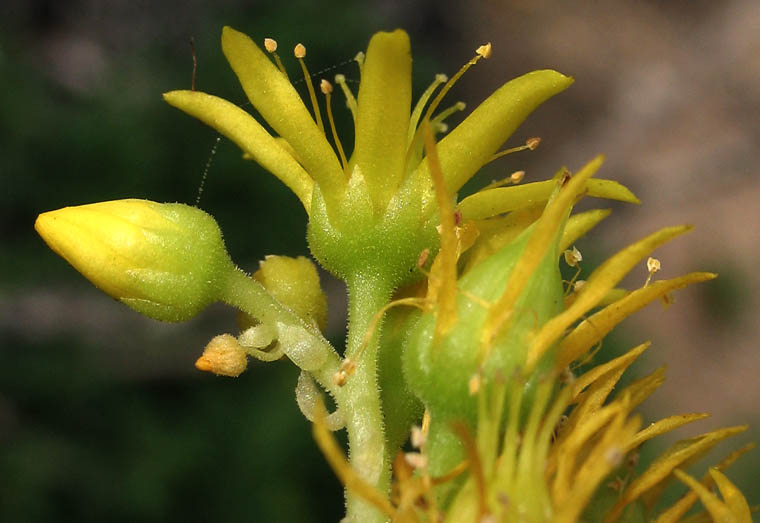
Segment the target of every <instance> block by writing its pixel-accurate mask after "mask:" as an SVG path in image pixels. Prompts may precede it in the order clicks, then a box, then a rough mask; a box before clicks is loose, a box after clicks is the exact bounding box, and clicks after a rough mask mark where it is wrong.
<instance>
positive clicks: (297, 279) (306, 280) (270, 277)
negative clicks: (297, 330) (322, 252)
mask: <svg viewBox="0 0 760 523" xmlns="http://www.w3.org/2000/svg"><path fill="white" fill-rule="evenodd" d="M253 279H255V280H257V281H258V282H259V283H261V284H262V285H263V286H264V288H265V289H266V290H267V291H268V292H269V294H271V295H272V296H274V297H275V298H277V299H278V300H279V301H280V302H281V303H282V304H284V305H287V306H288V307H290V308H291V309H292V310H293V312H295V313H296V314H297V315H298V316H300V317H301V318H303V319H304V320H306V321H307V322H310V323H316V325H317V326H318V327H319V329H320V330H322V331H324V329H325V327H326V326H327V296H326V295H325V293H324V292H323V291H322V287H321V286H320V284H319V274H317V268H316V266H315V265H314V263H312V262H311V260H309V259H308V258H306V257H304V256H299V257H298V258H291V257H289V256H267V257H266V259H265V260H264V261H262V262H261V263H260V267H259V270H258V271H256V272H255V273H254V274H253Z"/></svg>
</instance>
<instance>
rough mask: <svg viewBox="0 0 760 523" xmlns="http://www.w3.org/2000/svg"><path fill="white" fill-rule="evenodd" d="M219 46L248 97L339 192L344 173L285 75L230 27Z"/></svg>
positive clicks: (326, 186)
mask: <svg viewBox="0 0 760 523" xmlns="http://www.w3.org/2000/svg"><path fill="white" fill-rule="evenodd" d="M222 50H223V51H224V55H225V56H226V57H227V60H228V61H229V63H230V66H231V67H232V69H233V70H234V71H235V74H236V75H237V77H238V79H239V80H240V84H241V85H242V86H243V90H244V91H245V94H246V95H247V96H248V99H249V100H250V101H251V103H252V104H253V106H254V107H255V108H256V110H257V111H258V112H259V114H261V116H262V117H263V118H264V120H266V122H267V123H268V124H269V125H271V126H272V128H273V129H274V130H275V131H276V132H277V133H278V134H279V135H280V136H282V137H283V138H285V139H286V140H287V141H288V143H290V145H291V146H293V148H294V149H295V150H296V151H297V152H298V157H299V158H300V159H301V161H302V162H303V166H304V167H305V168H306V171H308V173H309V174H310V175H311V176H312V177H313V178H314V179H315V180H316V181H317V183H319V184H320V185H321V186H322V188H323V191H324V193H325V194H331V193H334V194H336V195H339V194H341V193H342V190H343V188H344V187H345V176H344V174H343V168H342V167H341V165H340V161H339V160H338V157H337V156H336V155H335V153H334V152H333V149H332V147H331V146H330V143H329V142H328V141H327V138H325V135H324V133H323V132H322V131H321V130H320V129H319V127H318V126H317V124H316V123H315V122H314V120H313V119H312V117H311V114H310V113H309V110H308V109H307V108H306V106H305V105H304V104H303V101H302V100H301V97H300V96H298V93H297V92H296V90H295V89H294V88H293V86H292V85H291V83H290V81H289V80H288V78H287V77H286V76H285V75H284V74H282V72H281V71H280V70H279V69H278V68H277V66H275V65H274V64H273V63H272V62H271V61H270V60H269V58H268V57H267V55H265V54H264V52H263V51H261V49H259V48H258V46H257V45H256V44H255V43H253V41H252V40H251V39H250V38H249V37H248V36H246V35H245V34H243V33H241V32H239V31H236V30H234V29H232V28H231V27H225V28H224V30H223V31H222Z"/></svg>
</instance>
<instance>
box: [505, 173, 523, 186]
mask: <svg viewBox="0 0 760 523" xmlns="http://www.w3.org/2000/svg"><path fill="white" fill-rule="evenodd" d="M523 178H525V171H515V172H513V173H512V174H510V175H509V181H510V182H512V183H513V184H515V185H517V184H518V183H520V182H521V181H522V180H523Z"/></svg>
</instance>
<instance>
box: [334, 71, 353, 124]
mask: <svg viewBox="0 0 760 523" xmlns="http://www.w3.org/2000/svg"><path fill="white" fill-rule="evenodd" d="M335 83H336V84H338V85H339V86H340V88H341V90H342V91H343V96H345V97H346V107H348V109H349V110H350V111H351V116H352V117H353V118H354V123H356V97H355V96H354V93H352V92H351V89H349V87H348V84H346V77H345V76H344V75H342V74H336V75H335Z"/></svg>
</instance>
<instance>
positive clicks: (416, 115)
mask: <svg viewBox="0 0 760 523" xmlns="http://www.w3.org/2000/svg"><path fill="white" fill-rule="evenodd" d="M447 80H448V77H447V76H446V75H445V74H437V75H435V79H434V80H433V83H431V84H430V85H429V86H428V88H427V89H425V92H424V93H422V96H420V99H419V100H417V105H415V106H414V111H412V116H411V117H410V118H409V133H408V140H407V141H408V142H409V144H410V145H411V142H412V139H413V138H414V133H415V132H416V131H417V124H419V123H420V116H421V115H422V110H423V109H424V108H425V104H427V102H428V100H430V97H431V96H432V95H433V92H434V91H435V90H436V89H437V88H438V86H439V85H441V84H442V83H444V82H446V81H447Z"/></svg>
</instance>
